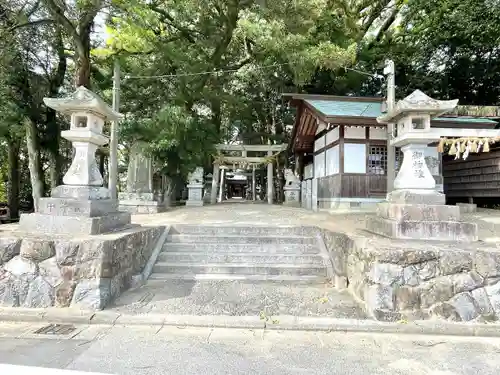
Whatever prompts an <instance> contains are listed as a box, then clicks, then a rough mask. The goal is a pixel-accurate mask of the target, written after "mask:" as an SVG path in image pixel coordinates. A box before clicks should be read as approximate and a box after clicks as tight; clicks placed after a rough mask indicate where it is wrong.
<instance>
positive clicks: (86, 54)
mask: <svg viewBox="0 0 500 375" xmlns="http://www.w3.org/2000/svg"><path fill="white" fill-rule="evenodd" d="M91 31H92V24H89V25H86V26H84V28H82V29H80V32H79V34H80V37H81V46H82V47H83V50H79V51H78V59H77V68H76V82H75V84H76V87H79V86H85V87H86V88H88V89H90V33H91Z"/></svg>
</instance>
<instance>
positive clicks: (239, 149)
mask: <svg viewBox="0 0 500 375" xmlns="http://www.w3.org/2000/svg"><path fill="white" fill-rule="evenodd" d="M287 147H288V145H286V144H279V145H223V144H218V145H216V146H215V148H216V149H217V151H218V152H219V153H220V154H221V155H220V156H219V158H218V159H217V160H216V161H215V162H214V172H213V179H212V191H211V195H210V203H212V204H215V203H216V202H217V190H218V189H217V185H219V179H220V185H219V187H220V193H219V197H220V198H219V199H220V200H222V188H223V185H224V170H225V169H227V167H225V166H227V165H235V164H243V163H244V164H250V165H252V196H253V198H254V199H255V166H256V165H260V164H267V202H268V203H269V204H272V203H273V195H274V189H273V163H272V161H270V160H269V159H270V158H272V157H273V156H275V155H276V154H279V153H280V152H282V151H284V150H286V149H287ZM248 151H250V152H259V153H264V152H266V153H267V156H247V152H248ZM224 152H232V153H234V152H236V153H241V155H240V156H234V155H231V156H229V155H228V156H226V155H224ZM220 170H222V173H219V171H220ZM219 176H220V177H219Z"/></svg>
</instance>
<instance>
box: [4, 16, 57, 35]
mask: <svg viewBox="0 0 500 375" xmlns="http://www.w3.org/2000/svg"><path fill="white" fill-rule="evenodd" d="M54 22H55V21H54V20H51V19H43V20H37V21H29V22H24V23H20V24H17V25H15V26H12V27H11V28H10V29H9V30H8V31H10V32H12V31H15V30H17V29H21V28H24V27H30V26H37V25H45V24H51V23H54Z"/></svg>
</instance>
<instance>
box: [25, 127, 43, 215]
mask: <svg viewBox="0 0 500 375" xmlns="http://www.w3.org/2000/svg"><path fill="white" fill-rule="evenodd" d="M26 147H27V148H28V168H29V170H30V179H31V190H32V195H33V208H34V210H35V212H38V202H39V200H40V198H41V197H42V196H43V174H42V173H40V167H41V163H40V150H39V146H38V134H37V128H36V125H35V124H34V123H33V121H31V120H27V123H26Z"/></svg>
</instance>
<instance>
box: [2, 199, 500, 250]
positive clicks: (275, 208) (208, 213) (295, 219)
mask: <svg viewBox="0 0 500 375" xmlns="http://www.w3.org/2000/svg"><path fill="white" fill-rule="evenodd" d="M367 215H375V213H374V212H366V211H356V210H351V211H339V212H336V213H335V212H326V211H323V212H313V211H310V210H305V209H302V208H291V207H285V206H280V205H269V204H264V203H261V204H240V203H235V204H231V203H226V204H217V205H207V206H203V207H175V208H173V209H172V210H170V211H168V212H164V213H160V214H155V215H134V216H133V217H132V221H133V222H134V223H137V224H142V225H148V224H149V225H154V224H174V223H179V224H180V223H185V224H188V223H189V224H208V225H217V224H220V225H245V224H248V225H264V226H267V225H278V226H280V225H281V226H290V225H307V226H309V225H317V226H320V227H323V228H327V229H330V230H333V231H342V232H346V233H351V232H353V231H356V230H363V229H365V220H366V216H367ZM462 220H464V221H472V222H476V223H477V224H478V228H479V239H480V240H481V241H485V242H490V243H497V242H498V243H500V210H489V209H479V211H478V212H476V213H473V214H463V215H462ZM0 227H1V226H0Z"/></svg>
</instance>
